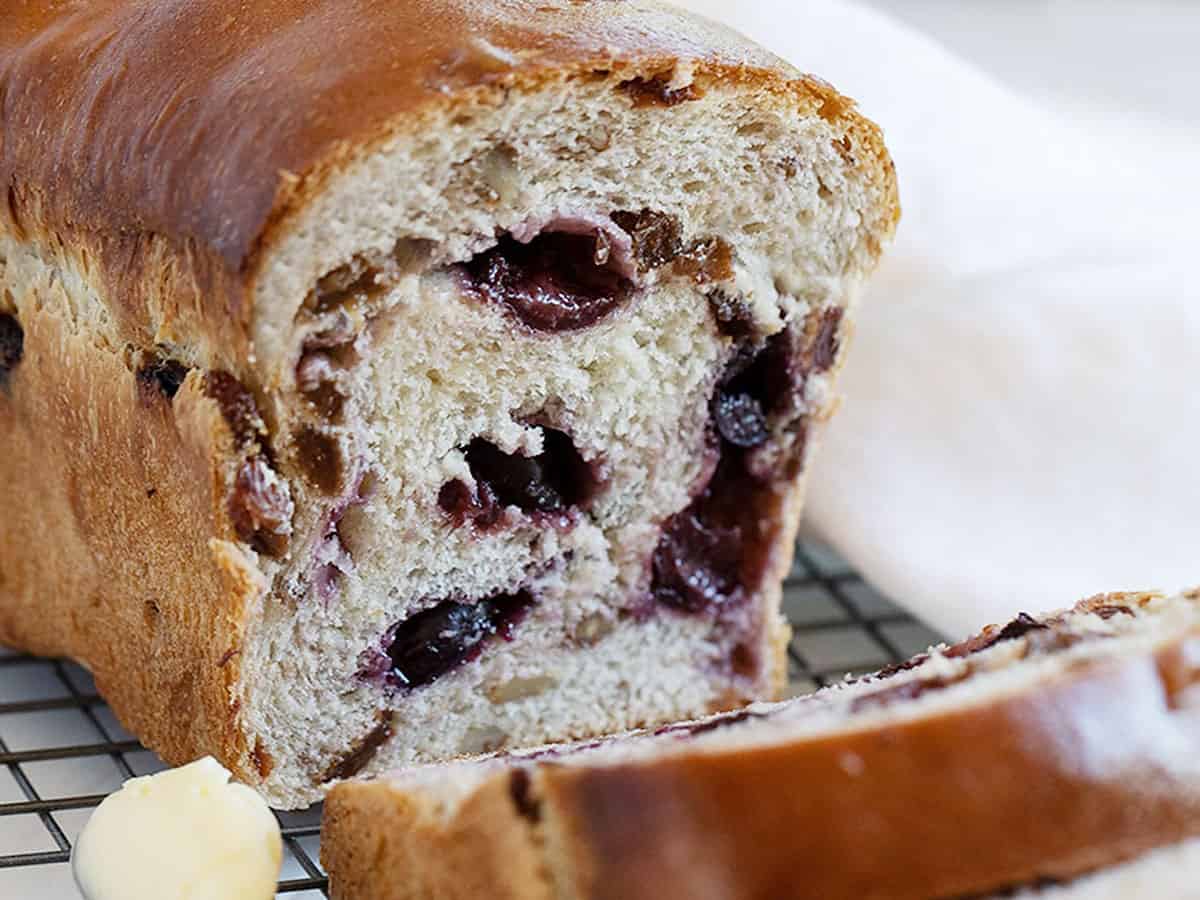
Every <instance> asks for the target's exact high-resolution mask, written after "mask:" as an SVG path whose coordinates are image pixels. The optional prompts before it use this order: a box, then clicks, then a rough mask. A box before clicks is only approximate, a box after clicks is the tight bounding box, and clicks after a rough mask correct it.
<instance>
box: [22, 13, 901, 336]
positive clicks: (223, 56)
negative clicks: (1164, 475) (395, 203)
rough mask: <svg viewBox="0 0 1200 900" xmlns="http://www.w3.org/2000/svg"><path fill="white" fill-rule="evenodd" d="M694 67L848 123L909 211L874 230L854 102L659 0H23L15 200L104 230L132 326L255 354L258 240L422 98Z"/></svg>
mask: <svg viewBox="0 0 1200 900" xmlns="http://www.w3.org/2000/svg"><path fill="white" fill-rule="evenodd" d="M680 62H682V63H685V64H686V65H688V66H689V67H691V68H693V69H694V71H695V74H696V77H697V84H698V85H699V86H700V87H701V88H703V86H704V84H705V83H711V82H712V81H714V80H715V81H725V82H737V83H743V84H748V85H753V86H756V87H759V88H761V89H763V90H764V91H767V92H771V93H776V94H779V95H781V96H786V97H788V98H789V99H790V101H791V102H794V103H796V104H797V106H798V107H801V108H802V110H803V111H804V112H810V113H818V114H820V115H822V116H824V117H826V118H830V119H839V120H843V121H845V122H846V123H847V126H848V130H849V132H850V133H851V134H852V135H854V137H855V140H854V142H853V146H855V147H856V148H858V149H856V150H854V151H853V152H854V153H855V154H858V155H861V156H862V159H856V160H855V162H856V164H857V165H860V166H862V167H863V169H864V170H866V171H870V172H871V173H872V175H873V177H874V179H875V180H878V181H882V182H883V189H884V190H883V193H884V194H885V195H886V196H888V197H889V198H890V200H889V207H890V210H891V218H892V221H891V222H889V223H884V224H883V225H882V226H881V228H880V229H879V232H880V233H879V234H876V235H874V236H873V237H872V238H871V240H872V241H874V242H877V241H878V240H881V239H883V236H884V235H885V234H890V232H891V230H892V226H894V223H895V218H896V217H897V216H898V206H897V204H896V202H895V178H894V174H893V173H892V172H891V168H890V167H891V162H890V160H889V159H888V157H887V154H886V151H885V150H884V148H883V144H882V141H881V139H880V136H879V133H878V130H877V129H876V128H875V127H874V126H873V125H872V124H871V123H869V122H867V121H866V120H865V119H863V118H862V117H860V116H858V115H857V114H856V113H855V112H853V104H852V102H851V101H849V100H847V99H846V98H844V97H842V96H841V95H839V94H838V93H837V92H836V91H834V90H833V89H832V88H831V87H829V86H828V85H827V84H825V83H824V82H822V81H819V80H818V79H815V78H811V77H809V76H801V75H800V74H799V73H798V72H796V71H795V70H794V69H792V68H791V67H790V66H787V65H786V64H784V63H782V62H781V61H780V60H779V59H777V58H776V57H774V56H772V55H771V54H769V53H767V52H766V51H764V50H762V49H760V48H758V47H757V46H756V45H754V44H752V43H750V42H748V41H746V40H745V39H743V38H741V37H740V36H738V35H736V34H735V33H733V32H731V31H729V30H726V29H724V28H721V27H719V26H717V25H715V24H712V23H709V22H707V21H705V20H703V19H699V18H697V17H694V16H688V15H685V14H683V13H681V12H679V11H677V10H673V9H671V8H669V7H666V6H662V5H658V4H656V3H653V2H646V0H592V2H579V0H505V2H499V0H478V2H470V3H468V2H464V0H411V2H405V3H381V2H375V0H269V2H260V3H255V4H251V5H247V4H245V3H243V2H242V0H206V2H202V3H196V2H192V0H164V2H158V3H135V2H131V0H97V2H92V3H87V4H56V3H22V4H18V6H17V7H16V10H15V11H12V10H10V11H9V15H8V16H7V17H6V26H5V28H4V29H3V31H2V32H0V86H2V87H3V91H0V95H2V96H3V98H4V99H3V103H0V133H3V134H4V135H5V140H4V141H3V142H0V186H3V187H4V188H6V190H7V196H6V198H5V199H6V200H7V203H6V204H0V205H2V206H7V207H8V209H7V210H6V211H7V213H8V217H9V218H10V219H11V220H12V221H13V223H14V225H15V227H16V228H17V229H19V230H21V231H24V232H26V233H29V234H41V235H42V236H45V237H49V236H50V235H57V236H59V237H60V238H61V237H64V236H69V238H70V240H72V241H80V240H83V236H84V235H87V238H86V243H87V245H88V246H87V248H86V249H87V250H88V251H89V253H90V254H91V255H93V256H94V258H95V259H96V260H97V261H99V263H100V265H101V268H102V270H103V271H102V272H101V273H100V274H101V275H102V276H103V277H104V280H105V281H106V282H109V283H111V284H112V285H113V287H114V288H119V290H117V289H114V290H113V291H111V292H110V293H112V294H113V295H116V296H120V297H121V302H120V304H119V305H120V307H121V309H119V310H117V311H116V314H117V315H118V317H123V318H125V319H127V320H128V324H129V325H130V326H140V327H142V329H143V330H144V329H145V327H146V326H147V324H148V317H147V315H146V310H147V308H149V307H151V306H152V303H153V301H156V300H157V301H160V302H161V301H162V300H163V299H164V298H165V299H166V300H167V302H168V304H170V305H175V307H176V309H175V311H176V312H177V313H178V314H179V315H180V316H183V317H184V322H185V323H187V324H188V325H189V326H190V327H196V326H197V325H198V324H200V323H201V321H202V322H203V324H204V326H205V327H206V328H207V329H208V330H209V331H210V332H211V333H212V334H214V335H215V336H217V337H218V338H219V339H220V341H224V342H230V341H232V342H233V343H232V346H234V347H236V348H238V349H239V351H240V352H241V353H242V354H246V353H248V352H249V349H248V345H247V327H248V325H249V323H250V321H251V319H252V317H253V311H252V310H250V309H248V308H247V307H246V304H245V299H246V297H247V296H248V290H247V287H248V284H249V282H250V281H251V280H252V279H253V276H254V273H255V271H256V267H257V264H258V262H259V261H260V259H261V256H262V251H263V249H264V248H265V247H266V246H267V245H268V244H269V243H270V242H271V240H272V235H273V234H275V233H277V232H278V231H279V229H280V225H281V223H282V222H283V221H284V220H286V219H287V218H288V216H289V215H290V213H291V212H292V211H294V210H296V209H298V208H299V207H300V206H302V205H303V203H304V201H305V200H306V199H307V198H308V197H310V196H312V194H313V192H314V191H315V190H316V189H317V187H319V185H320V183H321V181H322V180H323V178H324V177H325V176H326V175H327V174H328V173H329V172H331V171H334V170H337V169H339V168H341V167H344V166H345V164H346V163H347V162H348V161H349V160H350V159H351V158H353V157H354V156H355V155H357V154H359V153H362V152H365V151H366V149H367V148H369V147H370V146H373V145H374V144H376V143H378V142H379V141H380V140H382V139H383V138H384V137H385V136H386V135H388V134H390V133H393V132H395V131H397V130H410V131H412V130H416V129H418V128H420V127H422V126H421V124H420V123H421V122H422V120H423V117H424V112H425V111H435V110H442V109H445V108H446V107H447V106H448V105H452V104H455V103H464V102H466V101H467V99H468V98H471V97H478V96H481V95H483V94H491V95H503V93H504V92H505V91H508V90H511V89H523V90H531V89H535V88H537V87H539V86H541V85H543V84H545V83H547V82H549V81H551V80H554V79H558V78H562V77H569V76H571V75H573V74H587V73H590V72H592V71H595V70H602V71H613V72H618V73H620V74H621V78H622V80H625V81H629V80H632V79H636V78H642V79H647V78H651V79H652V78H654V77H657V76H660V75H662V74H663V73H664V72H665V73H669V72H670V71H671V70H672V68H673V67H674V66H675V65H676V63H680ZM631 102H633V101H632V100H631ZM50 243H53V240H51V241H50ZM873 249H874V250H876V251H877V250H878V247H877V246H876V247H874V248H873ZM168 262H169V263H170V265H164V263H168ZM162 269H167V270H169V271H170V278H171V280H172V281H174V282H176V283H175V284H174V285H173V290H172V291H170V292H167V291H160V290H159V289H158V288H159V287H160V285H161V280H162V279H161V278H158V277H157V275H158V274H160V272H161V270H162ZM147 273H152V274H155V276H156V277H154V278H146V277H144V276H145V275H146V274H147ZM175 294H179V295H181V296H180V297H179V298H178V299H172V296H173V295H175ZM185 300H186V302H185ZM197 309H199V310H200V311H201V314H200V316H199V320H197V319H196V310H197Z"/></svg>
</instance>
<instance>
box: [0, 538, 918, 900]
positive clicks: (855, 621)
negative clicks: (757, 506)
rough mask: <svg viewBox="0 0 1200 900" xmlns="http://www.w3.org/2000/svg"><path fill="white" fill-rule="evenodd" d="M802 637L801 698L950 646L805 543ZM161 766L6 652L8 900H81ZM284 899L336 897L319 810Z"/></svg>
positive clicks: (4, 860) (2, 852) (60, 667)
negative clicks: (136, 788)
mask: <svg viewBox="0 0 1200 900" xmlns="http://www.w3.org/2000/svg"><path fill="white" fill-rule="evenodd" d="M784 610H785V612H786V613H787V615H788V618H789V619H790V620H791V622H792V626H793V629H794V632H795V634H794V637H793V638H792V642H791V646H790V647H789V648H788V650H789V658H790V664H791V690H792V692H793V693H794V694H803V693H808V692H809V691H811V690H813V689H815V688H816V687H818V686H820V685H824V684H827V683H828V682H830V681H831V680H836V679H839V678H841V677H843V676H845V675H846V674H848V673H852V674H857V673H861V672H866V671H871V670H874V669H877V668H879V667H880V666H883V665H886V664H887V663H889V662H897V661H899V660H901V659H904V658H907V657H908V656H911V655H912V654H914V653H916V652H918V651H920V650H922V649H924V648H925V647H927V646H929V645H930V644H931V643H935V642H936V641H938V640H939V639H940V638H939V636H938V635H936V634H934V633H933V632H931V631H930V630H929V629H927V628H925V627H924V626H922V625H921V624H919V623H918V622H916V621H915V620H914V619H913V618H912V617H910V616H908V615H906V614H905V613H903V612H902V611H901V610H899V609H898V608H897V607H895V606H894V605H892V604H891V603H890V602H889V601H888V600H887V599H886V598H884V597H881V596H880V595H879V594H877V593H876V592H874V591H873V590H871V588H870V587H869V586H868V585H867V584H866V583H865V582H864V581H863V580H862V579H861V578H860V577H858V576H857V575H856V574H855V573H854V572H852V571H851V570H850V568H849V567H848V566H847V565H846V564H845V563H844V562H842V561H841V560H840V559H838V558H837V556H835V555H834V554H833V553H832V552H831V551H829V550H828V549H827V548H825V547H823V546H821V545H818V544H814V543H802V544H800V545H799V546H798V547H797V552H796V562H795V565H794V566H793V569H792V573H791V575H790V576H789V578H788V580H787V582H786V585H785V589H784ZM161 768H162V763H161V762H160V761H159V760H158V758H157V757H155V756H154V755H153V754H151V753H150V752H149V751H147V750H145V749H144V748H143V747H142V746H141V745H140V744H139V743H138V742H137V741H136V740H135V739H134V738H133V736H132V735H130V734H129V733H128V732H126V731H125V730H124V729H122V728H121V726H120V724H119V723H117V721H116V719H115V718H114V717H113V715H112V713H111V712H110V711H109V709H108V706H107V705H106V704H105V702H104V700H103V699H102V698H101V697H100V696H99V695H98V694H97V693H96V688H95V685H94V684H93V683H92V680H91V677H90V676H89V675H88V674H87V672H85V671H84V670H83V669H81V668H79V667H78V666H76V665H74V664H73V663H69V662H62V661H52V660H36V659H32V658H30V657H27V656H20V655H17V654H14V653H12V652H11V651H7V650H4V649H3V648H0V897H21V898H28V900H74V898H76V897H77V894H76V893H75V890H74V887H73V886H72V883H71V878H70V871H69V860H70V855H71V844H72V841H73V840H74V839H75V838H76V836H77V835H78V833H79V830H80V829H81V828H82V827H83V823H84V822H85V821H86V820H87V817H88V815H90V813H91V810H92V809H93V808H94V807H95V806H96V805H97V804H99V803H100V801H101V800H103V799H104V797H105V796H107V794H108V792H109V791H112V790H115V789H116V788H117V787H118V786H119V785H120V783H121V781H123V780H124V779H126V778H131V777H133V776H135V775H144V774H147V773H149V772H153V771H157V770H159V769H161ZM278 816H279V822H280V826H281V827H282V830H283V836H284V846H285V853H284V867H283V872H282V873H281V878H282V880H281V881H280V883H279V896H280V897H281V898H286V900H317V898H321V897H325V896H326V882H325V877H324V871H323V870H322V869H321V865H320V862H319V838H320V808H319V807H314V808H312V809H309V810H305V811H302V812H296V813H279V814H278Z"/></svg>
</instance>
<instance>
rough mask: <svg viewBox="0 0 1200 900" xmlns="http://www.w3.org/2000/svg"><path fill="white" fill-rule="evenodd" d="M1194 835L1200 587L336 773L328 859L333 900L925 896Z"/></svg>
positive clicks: (1055, 874)
mask: <svg viewBox="0 0 1200 900" xmlns="http://www.w3.org/2000/svg"><path fill="white" fill-rule="evenodd" d="M1194 836H1200V592H1197V593H1194V594H1191V595H1186V596H1178V597H1172V598H1168V597H1164V596H1161V595H1154V594H1125V595H1110V596H1102V597H1097V598H1093V599H1091V600H1087V601H1084V602H1082V603H1081V604H1079V605H1078V606H1077V607H1076V608H1075V609H1074V610H1072V611H1068V612H1063V613H1058V614H1054V615H1051V616H1049V617H1046V618H1043V619H1035V618H1032V617H1030V616H1024V615H1023V616H1021V617H1019V618H1018V619H1016V620H1014V621H1013V622H1012V623H1010V624H1008V625H1007V626H1005V627H1003V628H999V627H993V628H989V629H987V630H985V631H984V632H982V633H981V634H979V635H977V636H976V637H974V638H972V639H971V640H968V641H966V642H964V643H962V644H958V645H956V646H952V647H941V648H937V649H934V650H931V651H929V652H928V653H926V654H923V655H922V656H919V657H916V658H915V659H913V660H912V661H911V662H909V663H908V664H906V665H904V666H898V667H893V668H892V669H891V670H885V671H883V672H880V673H878V674H877V675H875V676H872V677H870V678H866V679H863V680H859V681H857V682H854V683H849V684H845V685H840V686H837V687H833V688H828V689H826V690H823V691H821V692H818V693H817V694H815V695H811V696H809V697H805V698H800V699H797V700H793V701H789V702H786V703H780V704H755V705H752V706H749V707H747V708H746V709H744V710H741V711H738V712H727V713H724V714H721V715H718V716H716V717H711V718H705V719H700V720H697V721H693V722H689V723H683V724H676V725H670V726H666V727H663V728H660V729H658V730H657V731H649V730H648V731H644V732H641V733H636V734H632V735H627V736H625V737H623V738H611V739H608V740H601V741H595V742H591V743H582V744H575V745H560V746H557V747H547V748H542V749H539V750H534V751H528V752H525V753H518V754H510V755H504V756H495V757H492V758H489V759H484V760H476V761H472V762H460V763H450V764H446V765H442V766H429V767H419V768H416V769H413V770H409V771H407V772H401V773H398V774H395V775H393V776H391V777H389V778H386V779H381V780H376V781H372V782H364V783H346V784H342V785H338V786H337V787H335V788H334V789H333V790H332V791H331V792H330V795H329V797H328V799H327V801H326V806H325V822H324V827H323V835H322V856H323V859H324V862H325V865H326V868H327V869H328V871H329V874H330V878H331V880H332V887H333V893H332V896H333V897H335V898H338V900H385V898H386V900H407V898H418V897H438V898H442V900H454V898H468V897H479V896H488V897H494V898H514V900H515V898H522V900H558V898H562V900H566V898H571V900H585V898H586V900H601V898H604V900H609V898H611V900H617V898H620V900H640V898H646V900H655V898H661V897H664V896H670V897H680V898H685V897H686V898H689V900H700V898H703V900H766V898H772V900H780V898H792V897H794V898H820V900H867V898H880V900H882V898H889V900H927V898H941V897H947V898H949V897H962V896H966V895H971V896H983V895H985V894H989V893H992V892H994V891H998V890H1002V889H1005V888H1007V887H1010V886H1014V885H1024V884H1030V883H1034V882H1036V881H1038V880H1039V879H1057V880H1063V879H1069V878H1072V877H1074V876H1077V875H1079V874H1080V873H1084V872H1088V871H1091V870H1094V869H1098V868H1102V867H1104V866H1108V865H1111V864H1114V863H1116V862H1119V861H1122V860H1126V859H1129V858H1132V857H1134V856H1136V855H1138V854H1140V853H1143V852H1145V851H1149V850H1151V849H1154V848H1158V847H1161V846H1166V845H1169V844H1173V843H1177V842H1180V841H1183V840H1185V839H1188V838H1189V837H1194ZM485 888H486V890H485Z"/></svg>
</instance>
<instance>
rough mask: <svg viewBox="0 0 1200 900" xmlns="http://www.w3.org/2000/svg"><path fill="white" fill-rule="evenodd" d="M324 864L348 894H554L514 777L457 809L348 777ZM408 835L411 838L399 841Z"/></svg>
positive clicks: (548, 897)
mask: <svg viewBox="0 0 1200 900" xmlns="http://www.w3.org/2000/svg"><path fill="white" fill-rule="evenodd" d="M323 827H324V829H325V834H327V835H332V836H333V839H332V840H328V841H327V840H325V839H324V838H322V844H321V862H322V864H323V865H324V866H325V868H326V870H327V871H328V872H330V873H335V874H333V875H332V878H333V883H334V885H333V890H334V895H335V896H337V897H339V898H341V900H367V898H370V900H430V898H435V897H436V898H437V900H478V898H481V897H487V898H489V900H552V898H553V897H555V896H556V895H555V894H554V891H553V888H552V886H551V884H550V880H549V878H550V876H549V873H548V872H547V871H546V870H545V869H544V867H543V862H542V855H541V853H540V850H539V848H538V846H537V844H536V838H535V831H534V829H533V827H532V823H531V822H530V821H528V820H527V819H525V818H523V817H522V815H521V813H520V812H519V810H518V809H517V806H516V804H515V801H514V800H513V797H512V794H511V789H510V786H509V779H508V776H507V775H506V776H505V777H500V778H494V779H492V780H491V781H489V782H488V783H487V784H485V785H484V786H483V787H481V788H480V790H479V791H478V792H476V793H475V794H473V795H472V796H471V797H470V798H469V799H467V800H466V802H465V803H464V804H463V806H462V808H461V809H459V810H457V811H456V812H455V815H454V818H453V820H452V821H451V822H450V823H449V824H447V822H446V821H445V814H444V813H443V812H442V811H441V810H439V809H437V807H436V806H435V805H433V804H431V803H426V802H423V798H422V797H421V796H420V795H413V794H409V793H406V792H403V791H394V790H391V789H390V788H388V787H386V786H377V785H374V784H354V783H346V784H344V785H343V786H341V787H339V789H338V790H337V791H336V792H335V793H334V794H333V795H331V796H330V798H329V800H328V801H327V803H326V805H325V812H324V825H323ZM396 834H404V835H408V836H410V838H411V839H410V840H406V841H396V840H393V839H392V837H391V836H392V835H396Z"/></svg>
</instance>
